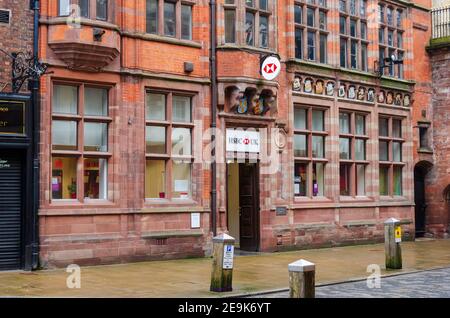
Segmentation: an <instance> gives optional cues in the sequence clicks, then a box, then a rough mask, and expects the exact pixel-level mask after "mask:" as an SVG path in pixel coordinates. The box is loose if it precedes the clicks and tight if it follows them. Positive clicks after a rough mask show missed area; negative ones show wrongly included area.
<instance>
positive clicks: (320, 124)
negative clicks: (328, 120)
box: [312, 110, 325, 131]
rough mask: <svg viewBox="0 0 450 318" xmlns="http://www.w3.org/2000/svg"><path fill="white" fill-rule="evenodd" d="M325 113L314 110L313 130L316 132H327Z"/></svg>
mask: <svg viewBox="0 0 450 318" xmlns="http://www.w3.org/2000/svg"><path fill="white" fill-rule="evenodd" d="M324 120H325V118H324V111H322V110H313V112H312V130H314V131H325V123H324Z"/></svg>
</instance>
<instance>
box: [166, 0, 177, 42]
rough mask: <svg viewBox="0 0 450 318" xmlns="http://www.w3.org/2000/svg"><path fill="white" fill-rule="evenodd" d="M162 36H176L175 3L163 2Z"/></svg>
mask: <svg viewBox="0 0 450 318" xmlns="http://www.w3.org/2000/svg"><path fill="white" fill-rule="evenodd" d="M164 34H165V35H168V36H175V35H176V18H175V3H172V2H166V1H165V2H164Z"/></svg>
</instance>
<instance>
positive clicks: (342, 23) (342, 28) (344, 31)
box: [339, 16, 347, 34]
mask: <svg viewBox="0 0 450 318" xmlns="http://www.w3.org/2000/svg"><path fill="white" fill-rule="evenodd" d="M339 32H340V33H341V34H347V20H346V19H345V17H342V16H341V17H339Z"/></svg>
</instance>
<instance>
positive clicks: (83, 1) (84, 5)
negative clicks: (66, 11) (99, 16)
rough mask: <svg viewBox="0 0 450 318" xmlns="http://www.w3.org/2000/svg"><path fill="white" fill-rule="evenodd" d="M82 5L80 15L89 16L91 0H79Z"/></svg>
mask: <svg viewBox="0 0 450 318" xmlns="http://www.w3.org/2000/svg"><path fill="white" fill-rule="evenodd" d="M78 5H79V6H80V15H81V16H82V17H83V18H89V0H78Z"/></svg>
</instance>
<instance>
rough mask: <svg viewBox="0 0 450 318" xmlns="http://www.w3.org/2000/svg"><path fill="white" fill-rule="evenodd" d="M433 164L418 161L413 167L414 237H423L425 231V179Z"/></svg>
mask: <svg viewBox="0 0 450 318" xmlns="http://www.w3.org/2000/svg"><path fill="white" fill-rule="evenodd" d="M432 167H433V164H432V163H430V162H428V161H420V162H419V163H417V164H416V166H415V167H414V201H415V204H416V206H415V223H416V237H423V236H424V235H425V231H426V229H425V228H426V210H427V202H426V197H425V177H426V175H427V173H428V172H429V171H430V169H431V168H432Z"/></svg>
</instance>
